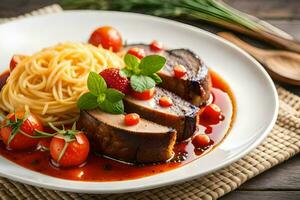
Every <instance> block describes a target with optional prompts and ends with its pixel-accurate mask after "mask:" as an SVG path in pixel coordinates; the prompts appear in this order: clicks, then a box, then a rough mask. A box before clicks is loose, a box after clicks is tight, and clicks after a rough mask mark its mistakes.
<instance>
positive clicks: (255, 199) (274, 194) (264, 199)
mask: <svg viewBox="0 0 300 200" xmlns="http://www.w3.org/2000/svg"><path fill="white" fill-rule="evenodd" d="M299 197H300V191H235V192H231V193H229V194H228V195H225V196H224V197H223V198H220V200H299Z"/></svg>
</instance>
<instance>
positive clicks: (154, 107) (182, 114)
mask: <svg viewBox="0 0 300 200" xmlns="http://www.w3.org/2000/svg"><path fill="white" fill-rule="evenodd" d="M162 96H168V97H170V98H171V99H172V102H173V105H172V106H170V107H161V106H160V105H159V99H160V97H162ZM124 105H125V111H126V112H128V113H131V112H134V113H138V114H139V115H140V116H142V117H143V118H145V119H147V120H150V121H153V122H156V123H158V124H161V125H164V126H168V127H172V128H174V129H176V131H177V141H181V140H185V139H187V138H189V137H191V136H192V135H193V134H194V132H195V130H196V127H197V121H198V113H199V108H198V107H196V106H194V105H192V104H191V103H189V102H187V101H185V100H183V99H182V98H180V97H179V96H177V95H175V94H174V93H172V92H169V91H167V90H165V89H162V88H159V87H156V90H155V95H154V97H153V98H152V99H150V100H147V101H144V100H138V99H136V98H134V97H131V96H129V95H127V96H126V97H125V98H124Z"/></svg>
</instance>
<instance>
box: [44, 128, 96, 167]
mask: <svg viewBox="0 0 300 200" xmlns="http://www.w3.org/2000/svg"><path fill="white" fill-rule="evenodd" d="M75 137H76V140H74V141H71V142H69V144H68V146H67V149H66V151H65V152H64V154H63V155H62V157H61V159H60V160H59V161H58V159H59V156H60V154H61V151H62V150H63V148H64V146H65V143H66V142H65V140H64V139H62V138H59V137H53V138H52V140H51V143H50V155H51V157H52V159H53V160H54V161H55V162H56V163H58V164H59V166H61V167H73V166H78V165H80V164H82V163H84V162H85V161H86V159H87V157H88V154H89V151H90V143H89V140H88V139H87V137H86V136H85V134H84V133H83V132H79V133H77V134H76V136H75Z"/></svg>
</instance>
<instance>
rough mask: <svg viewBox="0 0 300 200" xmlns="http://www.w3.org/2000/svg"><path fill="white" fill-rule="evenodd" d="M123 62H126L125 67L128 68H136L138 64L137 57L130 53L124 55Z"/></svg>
mask: <svg viewBox="0 0 300 200" xmlns="http://www.w3.org/2000/svg"><path fill="white" fill-rule="evenodd" d="M124 62H125V64H126V67H129V69H136V68H138V66H139V64H140V61H139V59H138V58H137V57H135V56H134V55H131V54H126V55H125V57H124Z"/></svg>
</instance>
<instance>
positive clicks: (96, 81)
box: [87, 72, 107, 96]
mask: <svg viewBox="0 0 300 200" xmlns="http://www.w3.org/2000/svg"><path fill="white" fill-rule="evenodd" d="M87 87H88V89H89V90H90V92H91V93H92V94H93V95H96V96H98V95H99V94H101V93H103V92H104V91H105V90H106V88H107V85H106V82H105V80H104V79H103V78H102V76H100V75H99V74H97V73H95V72H90V74H89V77H88V81H87Z"/></svg>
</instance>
